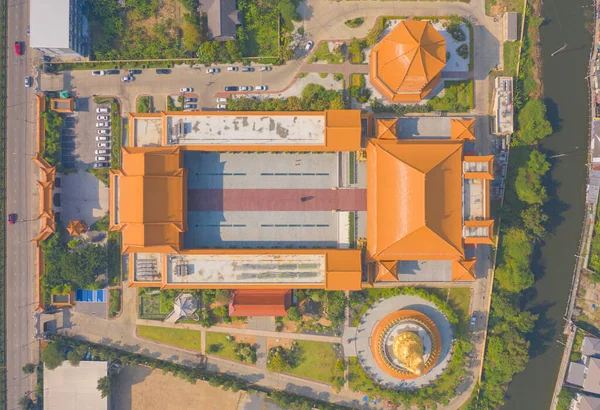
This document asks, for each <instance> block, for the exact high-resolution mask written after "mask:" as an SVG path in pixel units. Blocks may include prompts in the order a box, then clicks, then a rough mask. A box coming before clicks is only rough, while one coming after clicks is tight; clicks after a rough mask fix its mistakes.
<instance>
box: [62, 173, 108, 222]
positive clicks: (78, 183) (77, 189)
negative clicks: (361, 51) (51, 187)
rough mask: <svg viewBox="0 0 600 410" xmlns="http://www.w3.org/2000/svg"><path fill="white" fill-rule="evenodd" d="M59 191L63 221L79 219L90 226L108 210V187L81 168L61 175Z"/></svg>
mask: <svg viewBox="0 0 600 410" xmlns="http://www.w3.org/2000/svg"><path fill="white" fill-rule="evenodd" d="M60 193H61V206H60V214H61V219H62V220H63V222H64V223H68V221H71V220H79V219H81V220H84V221H85V222H86V223H87V224H88V226H91V225H92V224H93V223H94V222H96V221H97V220H98V219H100V218H101V217H103V216H104V215H106V213H107V212H108V188H107V187H106V186H105V185H104V184H103V183H101V182H100V181H99V180H98V179H97V178H96V177H95V176H93V175H92V174H90V173H89V172H86V171H85V170H83V169H79V170H77V172H74V173H71V174H67V175H63V176H62V177H61V188H60Z"/></svg>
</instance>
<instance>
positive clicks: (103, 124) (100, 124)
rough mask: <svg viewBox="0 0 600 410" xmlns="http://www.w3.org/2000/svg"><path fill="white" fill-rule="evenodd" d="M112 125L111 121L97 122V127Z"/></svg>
mask: <svg viewBox="0 0 600 410" xmlns="http://www.w3.org/2000/svg"><path fill="white" fill-rule="evenodd" d="M106 127H110V122H97V123H96V128H106Z"/></svg>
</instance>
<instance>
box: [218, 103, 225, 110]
mask: <svg viewBox="0 0 600 410" xmlns="http://www.w3.org/2000/svg"><path fill="white" fill-rule="evenodd" d="M217 108H218V109H219V110H224V109H225V108H227V104H217Z"/></svg>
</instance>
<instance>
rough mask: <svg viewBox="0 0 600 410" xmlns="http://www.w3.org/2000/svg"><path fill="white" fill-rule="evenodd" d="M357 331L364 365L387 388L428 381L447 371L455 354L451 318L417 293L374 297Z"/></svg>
mask: <svg viewBox="0 0 600 410" xmlns="http://www.w3.org/2000/svg"><path fill="white" fill-rule="evenodd" d="M356 332H357V333H356V339H355V340H356V351H357V356H358V360H359V363H360V365H361V366H362V367H363V369H364V370H365V371H366V372H367V374H368V375H369V376H370V377H371V378H372V379H373V380H375V381H376V382H377V383H379V384H380V385H382V386H385V387H387V388H392V389H406V390H408V389H416V388H419V387H423V386H426V385H428V384H430V383H431V382H433V381H434V380H435V379H436V378H437V377H439V376H440V375H441V374H442V373H443V372H444V370H445V369H446V367H447V366H448V363H449V361H450V358H451V347H452V342H453V337H452V327H451V326H450V322H449V321H448V319H447V318H446V316H445V315H444V314H443V313H442V312H440V311H439V310H438V309H437V307H436V306H435V305H434V304H433V303H431V302H429V301H427V300H425V299H422V298H420V297H418V296H413V295H400V296H394V297H392V298H389V299H385V300H381V301H379V302H377V303H375V304H374V305H373V306H371V308H369V310H367V311H366V312H365V314H364V315H363V316H362V318H361V321H360V324H359V326H358V327H357V330H356Z"/></svg>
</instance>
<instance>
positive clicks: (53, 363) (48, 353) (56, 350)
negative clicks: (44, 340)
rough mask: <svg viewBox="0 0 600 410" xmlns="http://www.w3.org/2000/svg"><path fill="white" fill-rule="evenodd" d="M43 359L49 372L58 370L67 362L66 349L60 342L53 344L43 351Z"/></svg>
mask: <svg viewBox="0 0 600 410" xmlns="http://www.w3.org/2000/svg"><path fill="white" fill-rule="evenodd" d="M41 359H42V362H43V363H44V365H45V366H46V367H47V368H48V370H53V369H56V368H57V367H58V366H60V365H61V364H62V363H63V362H64V360H65V349H64V347H63V346H62V345H61V344H60V343H58V342H51V343H50V344H48V346H46V347H45V348H44V350H42V354H41Z"/></svg>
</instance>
